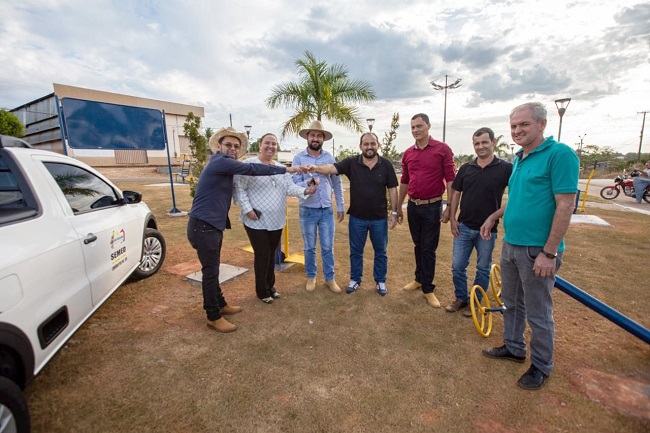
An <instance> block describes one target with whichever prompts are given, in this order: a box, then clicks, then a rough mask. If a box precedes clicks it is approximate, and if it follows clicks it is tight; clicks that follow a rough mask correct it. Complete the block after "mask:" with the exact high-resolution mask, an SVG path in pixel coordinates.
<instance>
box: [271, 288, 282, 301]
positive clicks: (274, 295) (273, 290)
mask: <svg viewBox="0 0 650 433" xmlns="http://www.w3.org/2000/svg"><path fill="white" fill-rule="evenodd" d="M271 297H272V298H273V299H279V298H280V294H279V293H278V292H276V291H275V287H274V288H273V289H271Z"/></svg>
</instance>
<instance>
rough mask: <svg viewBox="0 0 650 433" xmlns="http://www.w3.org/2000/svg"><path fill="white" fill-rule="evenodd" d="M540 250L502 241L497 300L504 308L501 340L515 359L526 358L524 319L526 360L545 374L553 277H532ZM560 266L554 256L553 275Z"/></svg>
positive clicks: (552, 328) (551, 327)
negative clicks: (516, 357)
mask: <svg viewBox="0 0 650 433" xmlns="http://www.w3.org/2000/svg"><path fill="white" fill-rule="evenodd" d="M541 251H542V247H524V246H517V245H512V244H509V243H508V242H503V246H502V247H501V284H502V287H501V298H502V300H503V303H504V304H505V306H506V310H505V311H504V312H503V341H504V343H505V344H506V347H507V348H508V350H509V351H510V353H512V354H513V355H516V356H526V341H525V340H524V331H525V329H526V320H528V324H529V325H530V330H531V334H530V360H531V363H532V364H533V365H534V366H535V367H537V368H538V369H540V370H541V371H542V373H544V374H545V375H547V376H548V375H550V374H551V371H552V370H553V344H554V340H555V321H554V319H553V299H552V298H551V290H553V287H554V286H555V277H545V278H540V277H536V276H535V273H534V272H533V265H534V263H535V258H536V257H537V255H538V254H539V253H540V252H541ZM561 264H562V253H558V255H557V259H556V265H555V272H556V273H557V271H558V269H560V265H561Z"/></svg>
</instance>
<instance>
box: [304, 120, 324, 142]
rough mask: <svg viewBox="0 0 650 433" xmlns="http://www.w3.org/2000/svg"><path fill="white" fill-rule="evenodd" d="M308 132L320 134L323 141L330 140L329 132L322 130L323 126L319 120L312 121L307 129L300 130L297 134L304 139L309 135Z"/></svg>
mask: <svg viewBox="0 0 650 433" xmlns="http://www.w3.org/2000/svg"><path fill="white" fill-rule="evenodd" d="M310 131H318V132H322V133H323V135H324V136H325V138H324V139H323V141H327V140H331V139H332V133H331V132H329V131H325V129H323V124H322V123H321V121H320V120H314V121H313V122H311V125H309V127H307V128H305V129H301V130H300V132H299V133H298V135H300V136H301V137H302V138H305V139H306V138H307V135H309V132H310Z"/></svg>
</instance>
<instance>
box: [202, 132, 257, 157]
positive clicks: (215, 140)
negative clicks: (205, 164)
mask: <svg viewBox="0 0 650 433" xmlns="http://www.w3.org/2000/svg"><path fill="white" fill-rule="evenodd" d="M224 137H235V138H236V139H238V140H239V142H240V143H241V147H240V148H239V153H238V154H237V159H239V158H241V157H242V156H244V155H245V154H246V150H247V149H248V135H246V133H245V132H239V131H237V130H236V129H235V128H233V127H232V126H229V127H227V128H221V129H220V130H218V131H217V132H216V133H214V134H212V137H210V142H209V146H210V149H211V150H212V151H213V152H215V153H216V152H217V150H218V147H219V144H220V143H219V141H221V139H222V138H224Z"/></svg>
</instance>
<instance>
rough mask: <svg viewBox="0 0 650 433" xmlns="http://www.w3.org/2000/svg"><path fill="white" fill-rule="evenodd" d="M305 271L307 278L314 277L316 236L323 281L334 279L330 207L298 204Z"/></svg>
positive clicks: (332, 226) (332, 230) (332, 221)
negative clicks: (321, 260) (323, 275)
mask: <svg viewBox="0 0 650 433" xmlns="http://www.w3.org/2000/svg"><path fill="white" fill-rule="evenodd" d="M300 230H302V241H303V252H304V254H305V272H306V273H307V278H316V273H317V272H318V267H317V266H316V236H317V235H318V237H319V240H320V252H321V257H322V259H323V274H325V281H333V280H334V213H333V211H332V208H331V207H326V208H311V207H304V206H300Z"/></svg>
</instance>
